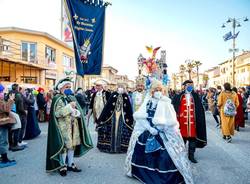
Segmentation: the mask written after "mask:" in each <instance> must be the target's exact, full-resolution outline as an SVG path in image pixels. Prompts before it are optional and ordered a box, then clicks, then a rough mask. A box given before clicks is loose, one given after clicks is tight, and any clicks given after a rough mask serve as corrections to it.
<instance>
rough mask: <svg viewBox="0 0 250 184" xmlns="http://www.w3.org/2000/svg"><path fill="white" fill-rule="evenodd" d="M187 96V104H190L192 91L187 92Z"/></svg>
mask: <svg viewBox="0 0 250 184" xmlns="http://www.w3.org/2000/svg"><path fill="white" fill-rule="evenodd" d="M185 96H186V101H187V105H188V106H190V104H191V95H190V93H186V94H185Z"/></svg>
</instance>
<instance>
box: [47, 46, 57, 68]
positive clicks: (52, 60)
mask: <svg viewBox="0 0 250 184" xmlns="http://www.w3.org/2000/svg"><path fill="white" fill-rule="evenodd" d="M45 58H46V61H47V63H48V65H49V66H52V67H55V66H56V50H55V49H53V48H51V47H48V46H47V47H46V48H45Z"/></svg>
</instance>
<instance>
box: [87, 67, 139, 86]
mask: <svg viewBox="0 0 250 184" xmlns="http://www.w3.org/2000/svg"><path fill="white" fill-rule="evenodd" d="M117 73H118V70H117V69H115V68H114V67H112V66H109V65H103V67H102V72H101V75H87V76H84V88H85V89H90V88H92V87H93V86H94V85H95V84H94V83H95V81H96V80H99V79H102V80H104V81H106V83H107V86H106V88H108V89H110V90H115V89H116V88H117V85H119V84H122V85H124V86H125V87H126V88H134V87H135V82H134V81H133V80H130V79H128V77H127V76H126V75H118V74H117Z"/></svg>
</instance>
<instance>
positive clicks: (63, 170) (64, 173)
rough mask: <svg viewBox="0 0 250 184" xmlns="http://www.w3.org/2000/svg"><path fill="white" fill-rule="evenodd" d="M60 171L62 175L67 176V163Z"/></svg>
mask: <svg viewBox="0 0 250 184" xmlns="http://www.w3.org/2000/svg"><path fill="white" fill-rule="evenodd" d="M59 173H60V175H61V176H67V167H66V165H65V166H63V167H62V168H61V169H59Z"/></svg>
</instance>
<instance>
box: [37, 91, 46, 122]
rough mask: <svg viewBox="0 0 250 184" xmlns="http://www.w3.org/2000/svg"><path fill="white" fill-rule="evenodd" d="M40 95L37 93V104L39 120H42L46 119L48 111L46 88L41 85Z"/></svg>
mask: <svg viewBox="0 0 250 184" xmlns="http://www.w3.org/2000/svg"><path fill="white" fill-rule="evenodd" d="M37 91H38V95H37V105H38V110H39V113H38V120H39V121H40V122H44V121H45V112H46V101H45V98H44V89H43V88H41V87H39V88H38V90H37Z"/></svg>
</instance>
